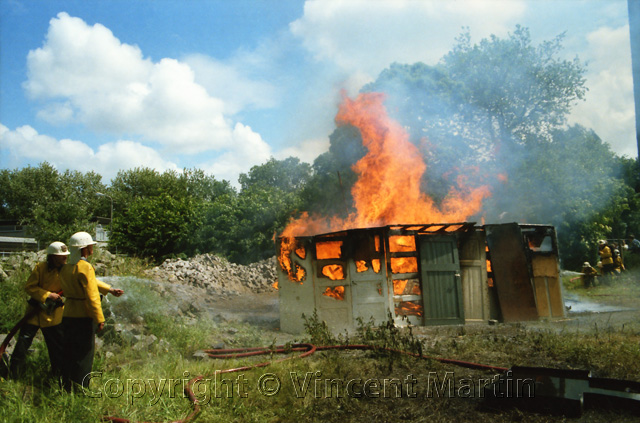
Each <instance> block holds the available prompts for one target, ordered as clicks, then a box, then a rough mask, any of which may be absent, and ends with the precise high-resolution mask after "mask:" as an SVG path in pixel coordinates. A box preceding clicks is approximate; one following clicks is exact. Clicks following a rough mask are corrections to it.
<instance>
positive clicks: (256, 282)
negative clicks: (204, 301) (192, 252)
mask: <svg viewBox="0 0 640 423" xmlns="http://www.w3.org/2000/svg"><path fill="white" fill-rule="evenodd" d="M146 276H147V277H149V278H150V279H153V280H155V281H158V282H169V283H176V284H181V285H190V286H194V287H196V288H204V289H206V290H207V291H208V292H213V293H220V294H242V293H249V292H253V293H261V292H268V291H273V287H272V285H273V284H274V282H275V281H276V280H277V279H278V276H277V274H276V259H275V257H272V258H270V259H266V260H263V261H260V262H257V263H252V264H249V265H246V266H244V265H240V264H235V263H230V262H228V261H227V260H225V259H223V258H221V257H218V256H215V255H213V254H201V255H198V256H196V257H193V258H190V259H189V260H182V259H169V260H165V262H164V263H162V264H161V265H160V266H156V267H154V268H153V269H150V270H147V272H146Z"/></svg>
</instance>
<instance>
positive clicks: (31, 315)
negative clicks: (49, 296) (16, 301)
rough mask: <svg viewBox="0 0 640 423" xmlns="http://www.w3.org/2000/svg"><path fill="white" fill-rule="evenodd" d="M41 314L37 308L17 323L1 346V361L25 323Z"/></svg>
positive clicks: (60, 292)
mask: <svg viewBox="0 0 640 423" xmlns="http://www.w3.org/2000/svg"><path fill="white" fill-rule="evenodd" d="M56 294H58V295H64V293H63V292H62V291H58V292H56ZM39 312H40V310H39V309H38V308H35V307H34V308H32V309H31V310H29V311H27V312H26V313H25V315H24V317H23V318H22V319H20V321H19V322H18V323H16V325H15V326H14V327H13V329H11V330H10V331H9V333H8V334H7V336H6V337H5V338H4V341H2V345H0V359H2V358H3V357H4V352H5V351H6V350H7V347H8V346H9V342H10V341H11V339H13V337H14V336H15V335H16V333H18V331H19V330H20V328H21V327H22V326H23V325H24V324H25V323H27V321H28V320H29V319H31V318H32V317H33V316H35V315H36V314H38V313H39Z"/></svg>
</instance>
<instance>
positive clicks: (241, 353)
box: [102, 344, 508, 423]
mask: <svg viewBox="0 0 640 423" xmlns="http://www.w3.org/2000/svg"><path fill="white" fill-rule="evenodd" d="M322 350H375V351H390V352H395V353H399V354H405V355H409V356H412V357H416V358H422V359H428V360H435V361H439V362H441V363H448V364H454V365H456V366H462V367H467V368H470V369H479V370H493V371H498V372H506V371H507V370H508V368H506V367H498V366H489V365H486V364H479V363H472V362H468V361H461V360H452V359H448V358H439V357H429V356H426V355H421V354H416V353H411V352H407V351H401V350H396V349H393V348H386V347H377V346H374V345H323V346H315V345H312V344H294V345H292V346H291V347H285V346H277V347H275V348H268V347H258V348H235V349H215V350H204V352H205V353H207V355H208V356H209V357H211V358H217V359H228V358H241V357H253V356H257V355H267V354H274V353H278V354H283V353H289V352H300V351H302V354H300V355H296V356H290V357H285V358H281V359H278V360H275V361H267V362H263V363H258V364H253V365H250V366H243V367H237V368H234V369H223V370H216V371H215V372H214V373H213V374H212V375H209V376H214V375H216V374H222V373H233V372H240V371H244V370H250V369H255V368H259V367H265V366H268V365H270V364H273V363H279V362H282V361H285V360H291V359H293V358H304V357H308V356H310V355H311V354H313V353H315V352H316V351H322ZM204 377H205V375H201V376H197V377H195V378H193V379H191V380H190V381H189V383H187V386H186V387H185V393H186V394H187V396H188V397H189V400H190V401H191V403H192V404H193V411H192V412H191V413H190V414H189V415H188V416H187V417H185V418H184V419H182V420H176V421H174V422H173V423H187V422H190V421H191V420H193V419H194V418H195V417H196V416H197V415H198V413H200V403H199V400H198V398H196V396H195V394H194V393H193V391H192V390H191V386H193V384H194V383H196V382H198V381H199V380H201V379H203V378H204ZM102 420H103V421H111V422H117V423H130V422H131V421H130V420H128V419H124V418H120V417H112V416H105V417H103V418H102ZM140 423H143V422H140Z"/></svg>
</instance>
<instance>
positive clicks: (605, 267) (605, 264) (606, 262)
mask: <svg viewBox="0 0 640 423" xmlns="http://www.w3.org/2000/svg"><path fill="white" fill-rule="evenodd" d="M598 255H599V256H600V261H601V262H602V276H603V280H604V282H605V284H607V285H609V284H610V283H611V276H612V275H613V271H614V268H615V266H614V264H613V253H612V252H611V248H609V246H608V245H607V241H605V240H603V239H601V240H600V241H598Z"/></svg>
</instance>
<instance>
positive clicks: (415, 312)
mask: <svg viewBox="0 0 640 423" xmlns="http://www.w3.org/2000/svg"><path fill="white" fill-rule="evenodd" d="M395 310H396V316H422V314H423V308H422V306H421V305H420V304H418V303H416V302H413V301H403V302H401V303H399V304H396V306H395Z"/></svg>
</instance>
